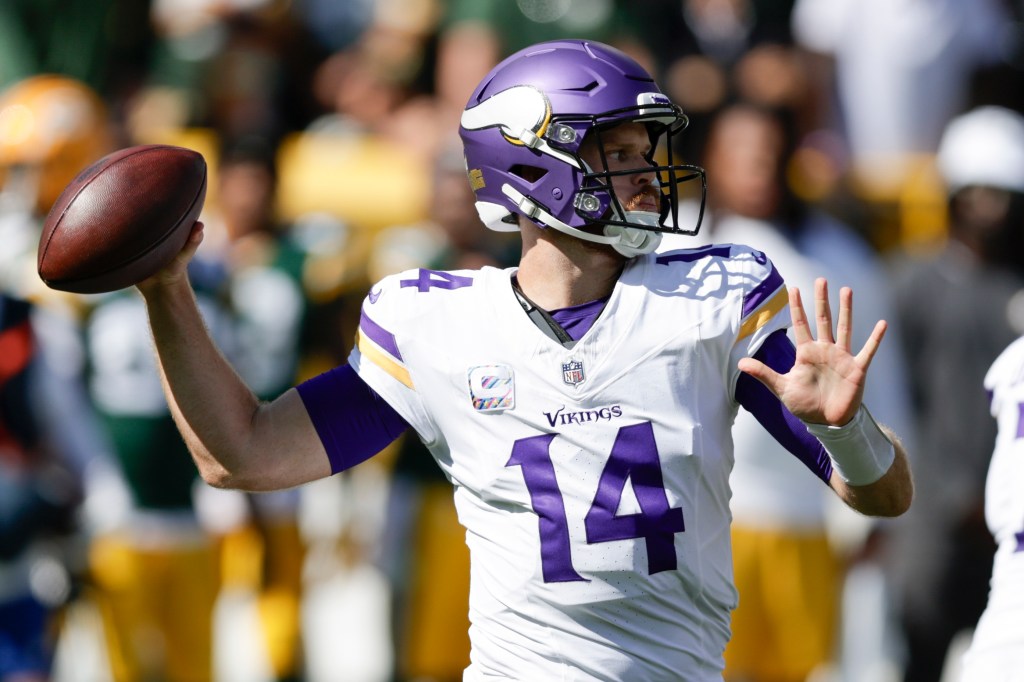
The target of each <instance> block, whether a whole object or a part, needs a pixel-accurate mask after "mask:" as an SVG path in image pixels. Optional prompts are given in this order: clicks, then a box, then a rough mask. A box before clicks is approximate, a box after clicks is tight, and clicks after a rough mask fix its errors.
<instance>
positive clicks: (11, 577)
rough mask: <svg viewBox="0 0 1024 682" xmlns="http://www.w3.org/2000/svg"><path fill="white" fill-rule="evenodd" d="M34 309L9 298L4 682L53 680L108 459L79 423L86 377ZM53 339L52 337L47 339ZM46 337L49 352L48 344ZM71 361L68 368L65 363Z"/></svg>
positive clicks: (2, 519) (2, 516)
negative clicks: (85, 524)
mask: <svg viewBox="0 0 1024 682" xmlns="http://www.w3.org/2000/svg"><path fill="white" fill-rule="evenodd" d="M40 315H41V313H40V312H39V311H38V310H36V309H35V308H34V307H33V306H32V305H31V304H29V303H28V302H27V301H24V300H20V299H17V298H14V297H11V296H9V295H8V294H5V293H2V292H0V680H3V681H4V682H44V681H45V680H48V679H50V672H51V665H52V656H53V653H54V647H55V639H56V631H57V624H58V621H57V614H58V613H59V611H60V609H61V608H62V607H63V606H64V605H65V604H66V602H68V601H69V600H70V599H71V598H72V596H73V593H72V592H73V588H75V587H76V586H75V585H74V581H76V580H77V578H78V577H80V576H79V575H78V572H79V570H80V568H81V566H80V561H79V559H80V557H78V556H77V552H75V551H74V543H71V542H69V541H70V540H71V539H72V533H73V532H76V531H78V530H80V528H79V526H78V524H77V523H76V521H75V519H76V516H75V513H76V511H77V510H78V508H79V505H80V503H81V501H82V493H83V490H84V480H85V477H86V475H87V470H88V468H89V467H90V465H92V464H93V463H94V461H98V460H99V459H100V456H101V455H102V448H101V445H100V444H99V441H98V440H97V439H95V438H94V436H95V435H96V432H95V431H94V430H93V431H89V430H88V429H87V428H81V427H83V426H87V425H88V422H86V421H82V420H80V417H82V416H83V415H84V413H85V409H86V408H87V406H86V405H85V403H84V401H83V400H82V397H83V392H82V390H81V385H80V384H78V383H75V380H76V379H77V378H79V377H78V376H77V375H71V376H68V375H66V374H65V373H64V372H63V371H61V370H60V369H59V368H58V364H59V359H58V358H59V356H56V357H55V356H54V351H55V350H57V348H56V347H55V344H54V343H53V342H54V341H56V340H58V339H59V337H60V334H58V333H56V332H58V329H56V328H54V327H53V326H52V324H53V322H54V321H51V322H50V323H49V324H45V323H44V321H43V320H42V319H41V318H40ZM44 330H46V332H47V333H46V334H44ZM44 336H49V337H50V343H49V344H45V343H44V342H43V338H44ZM65 360H66V359H65Z"/></svg>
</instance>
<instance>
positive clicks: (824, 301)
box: [814, 277, 835, 343]
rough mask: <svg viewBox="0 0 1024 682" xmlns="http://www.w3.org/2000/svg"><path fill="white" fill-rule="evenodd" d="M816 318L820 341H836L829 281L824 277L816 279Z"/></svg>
mask: <svg viewBox="0 0 1024 682" xmlns="http://www.w3.org/2000/svg"><path fill="white" fill-rule="evenodd" d="M814 319H815V321H816V322H817V328H818V341H825V342H828V343H835V339H834V338H832V307H831V306H830V305H829V303H828V281H827V280H826V279H825V278H824V277H819V278H818V279H816V280H814Z"/></svg>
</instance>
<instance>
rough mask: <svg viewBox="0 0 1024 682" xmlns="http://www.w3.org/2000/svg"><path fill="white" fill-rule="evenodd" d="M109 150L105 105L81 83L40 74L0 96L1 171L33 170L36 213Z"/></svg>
mask: <svg viewBox="0 0 1024 682" xmlns="http://www.w3.org/2000/svg"><path fill="white" fill-rule="evenodd" d="M112 150H113V136H112V134H111V131H110V128H109V119H108V115H107V108H106V105H105V104H104V102H103V100H102V99H100V97H99V95H98V94H97V93H96V92H94V91H93V90H92V89H91V88H89V87H88V86H87V85H85V84H84V83H81V82H79V81H77V80H74V79H72V78H68V77H66V76H58V75H53V74H42V75H37V76H32V77H30V78H26V79H25V80H22V81H19V82H17V83H15V84H14V85H12V86H10V87H9V88H8V89H7V90H5V91H4V92H3V93H2V94H0V171H2V172H3V173H4V174H5V175H7V174H9V173H10V172H11V170H12V169H14V168H20V167H26V168H29V169H31V170H33V171H34V172H35V174H36V182H35V183H34V184H35V188H36V202H37V209H38V210H39V211H40V213H46V212H47V211H48V210H49V209H50V206H52V205H53V203H54V202H55V201H56V200H57V197H58V196H59V195H60V193H61V191H63V189H64V187H65V186H66V185H67V184H68V183H69V182H70V181H71V180H72V179H73V178H74V177H75V175H76V174H78V172H79V171H80V170H82V169H83V168H85V167H86V166H88V165H89V164H91V163H92V162H93V161H95V160H96V159H98V158H100V157H101V156H104V155H105V154H107V153H109V152H110V151H112Z"/></svg>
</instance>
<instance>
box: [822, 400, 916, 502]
mask: <svg viewBox="0 0 1024 682" xmlns="http://www.w3.org/2000/svg"><path fill="white" fill-rule="evenodd" d="M804 425H805V426H806V427H807V430H808V431H809V432H810V433H811V435H813V436H814V437H815V438H817V439H818V440H819V441H821V444H822V446H824V448H825V452H827V453H828V456H829V458H830V459H831V460H832V468H833V469H834V470H835V472H836V473H837V474H839V476H840V477H841V478H842V479H843V480H844V481H846V482H847V483H849V484H850V485H868V484H870V483H874V482H875V481H877V480H878V479H880V478H881V477H882V476H884V475H885V472H887V471H888V470H889V467H890V466H892V463H893V460H894V459H896V447H895V446H894V445H893V443H892V441H891V440H889V437H888V436H886V435H885V433H884V432H883V431H882V429H881V428H880V427H879V426H878V424H877V423H876V422H875V420H874V418H872V416H871V413H870V412H868V408H866V407H864V405H863V404H862V405H861V406H860V409H859V410H857V415H856V416H855V417H854V418H853V419H851V420H850V422H849V423H848V424H845V425H844V426H829V425H828V424H808V423H807V422H804Z"/></svg>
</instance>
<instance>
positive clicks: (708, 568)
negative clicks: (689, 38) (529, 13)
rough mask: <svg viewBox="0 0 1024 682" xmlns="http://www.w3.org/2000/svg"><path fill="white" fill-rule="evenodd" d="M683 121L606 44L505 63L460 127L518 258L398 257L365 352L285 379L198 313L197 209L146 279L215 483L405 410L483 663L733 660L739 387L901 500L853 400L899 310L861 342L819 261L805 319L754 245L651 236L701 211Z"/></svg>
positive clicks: (784, 428) (879, 510) (316, 462)
mask: <svg viewBox="0 0 1024 682" xmlns="http://www.w3.org/2000/svg"><path fill="white" fill-rule="evenodd" d="M685 124H686V117H685V116H684V115H683V113H682V112H681V110H680V109H679V108H678V107H677V106H675V105H673V104H672V103H671V102H670V101H669V100H668V98H667V97H665V95H663V94H662V93H661V91H660V90H659V89H658V87H657V85H656V84H655V83H654V81H653V80H652V78H651V77H650V76H649V75H648V74H647V73H646V72H645V71H644V70H643V69H642V68H641V67H640V66H639V65H638V64H637V63H636V62H635V61H634V60H633V59H631V58H629V57H628V56H626V55H625V54H623V53H621V52H619V51H617V50H615V49H613V48H610V47H608V46H605V45H602V44H599V43H595V42H590V41H580V40H572V41H569V40H565V41H554V42H549V43H542V44H539V45H536V46H533V47H531V48H527V49H525V50H522V51H520V52H517V53H516V54H514V55H512V56H510V57H509V58H507V59H506V60H504V61H503V62H502V63H500V64H499V65H498V66H496V67H495V68H494V69H493V70H492V71H491V72H490V73H489V74H488V75H487V77H486V78H485V79H484V80H483V81H482V82H481V84H480V85H479V86H478V87H477V89H476V91H475V92H474V93H473V94H472V96H471V98H470V101H469V103H468V105H467V107H466V109H465V111H464V112H463V115H462V121H461V126H460V132H461V135H462V139H463V143H464V150H465V156H466V163H467V170H468V174H469V180H470V183H471V185H472V186H473V188H474V190H475V193H476V204H477V208H478V211H479V214H480V217H481V219H482V221H483V222H484V223H485V224H486V225H487V226H488V227H490V228H492V229H499V230H518V231H519V232H520V236H521V238H522V244H523V246H522V256H521V259H520V262H519V265H518V267H513V268H509V269H499V268H487V267H485V268H482V269H480V270H459V271H432V270H413V271H409V272H404V273H401V274H397V275H393V276H389V277H386V278H385V279H383V280H382V281H381V282H379V283H378V284H376V285H374V286H373V287H372V288H371V290H370V292H369V294H368V296H367V298H366V300H365V303H364V305H363V310H362V317H361V321H360V325H359V331H358V336H357V345H356V347H355V348H354V349H353V351H352V354H351V355H350V357H349V362H348V364H346V365H344V366H341V367H338V368H335V369H333V370H331V371H329V372H327V373H325V374H323V375H321V376H319V377H316V378H314V379H311V380H309V381H307V382H304V383H302V384H300V385H299V386H298V387H296V388H295V389H290V390H288V391H287V392H285V393H284V394H283V395H282V396H280V397H279V398H277V399H275V400H274V401H272V402H269V403H266V402H260V401H259V400H257V399H256V397H255V396H254V395H253V394H252V393H251V392H250V391H249V389H247V388H246V387H245V384H244V383H243V382H242V381H241V380H240V379H239V378H238V376H237V374H236V373H235V372H234V370H233V369H232V368H231V366H230V365H229V363H228V362H227V361H226V360H224V359H223V356H222V355H220V353H219V351H218V350H217V348H216V347H215V345H214V344H213V342H212V341H211V340H210V339H209V337H208V336H207V335H206V332H205V331H204V329H203V325H202V318H201V317H200V315H199V314H198V312H197V310H196V308H195V305H194V302H193V298H192V294H191V289H190V287H189V286H188V282H187V277H186V274H185V272H186V271H185V264H186V263H187V261H188V260H189V258H190V257H191V255H192V253H193V252H194V251H195V249H196V248H197V246H198V243H199V241H200V240H201V236H202V232H201V227H197V228H196V230H195V231H194V232H193V234H192V237H191V238H190V240H189V242H188V244H187V246H186V247H185V249H184V250H183V251H182V254H181V256H180V257H179V258H178V259H177V260H176V262H175V263H173V264H172V265H170V266H168V267H167V268H166V269H165V270H163V271H162V272H161V273H158V274H157V275H155V276H154V277H152V278H151V279H149V280H147V281H146V282H143V283H141V284H140V285H139V288H140V290H141V292H142V294H143V297H144V299H145V301H146V304H147V307H148V310H149V314H150V325H151V327H152V331H153V335H154V337H155V340H156V350H157V353H158V355H159V359H160V362H161V366H162V367H163V371H164V375H165V377H166V380H167V381H166V385H167V398H168V401H169V403H170V404H171V406H172V410H173V411H174V412H175V414H176V415H177V418H178V420H179V424H180V428H181V430H182V433H183V435H184V437H185V439H186V441H187V442H188V443H189V445H190V448H191V450H192V453H193V456H194V458H195V460H196V462H197V464H198V466H199V468H200V470H201V472H202V473H203V476H204V478H205V479H206V480H207V481H209V482H210V483H212V484H213V485H217V486H224V487H236V488H244V489H251V490H267V489H276V488H283V487H289V486H295V485H299V484H301V483H304V482H306V481H310V480H313V479H317V478H320V477H324V476H328V475H330V474H332V473H334V472H338V471H341V470H344V469H346V468H348V467H351V466H355V465H356V464H358V463H359V462H361V461H363V460H365V459H366V458H368V457H370V456H372V455H373V454H374V453H376V452H377V451H378V450H380V449H381V448H382V447H384V446H385V445H386V444H387V443H389V442H391V441H392V440H393V439H394V438H396V437H397V436H398V435H399V434H401V433H402V432H403V431H404V430H406V429H412V430H413V431H414V432H415V434H416V435H417V436H418V437H419V438H420V439H421V440H422V441H423V442H424V443H425V444H426V445H427V447H428V448H429V450H430V452H431V454H432V455H433V457H434V459H435V460H436V462H437V464H438V465H439V466H440V467H441V469H442V470H443V471H444V473H445V474H446V475H447V477H448V478H449V479H450V480H451V482H452V484H453V486H454V489H455V504H456V508H457V510H458V514H459V519H460V521H461V522H462V524H463V525H464V526H465V527H466V539H467V544H468V545H469V548H470V556H471V588H470V621H471V626H470V639H471V645H472V652H471V663H470V666H469V668H468V669H467V671H466V674H465V679H466V680H494V679H521V680H538V679H564V680H570V679H571V680H597V679H601V680H641V679H642V680H678V679H680V678H683V679H686V680H696V681H700V680H720V679H721V670H722V665H723V661H722V651H723V649H724V647H725V643H726V641H727V639H728V637H729V614H730V610H731V609H732V608H733V607H734V606H735V604H736V599H737V597H736V590H735V589H734V586H733V583H732V564H731V556H730V546H729V523H730V514H729V472H730V469H731V466H732V461H733V454H732V440H731V436H730V428H731V426H732V421H733V418H734V416H735V415H736V412H737V410H738V409H739V407H740V406H741V405H742V406H744V407H745V408H746V409H748V410H751V411H752V412H754V414H756V415H757V416H758V417H759V419H761V421H762V423H763V424H764V425H765V426H766V428H768V429H769V430H770V431H771V432H772V433H773V434H775V435H776V437H777V438H779V439H780V440H782V441H783V442H785V443H786V444H787V445H788V446H789V447H790V449H791V450H792V452H793V453H794V454H795V455H796V456H798V457H800V458H801V459H802V460H803V461H804V463H805V464H806V465H807V466H808V467H809V468H810V469H811V470H812V471H813V472H814V473H815V474H817V475H818V476H819V477H820V478H821V479H822V480H823V482H825V483H826V484H828V485H831V486H832V488H833V489H834V490H835V491H836V492H837V493H838V494H839V496H840V497H841V498H842V499H843V500H845V501H846V502H847V503H848V504H849V505H850V506H852V507H854V508H855V509H858V510H859V511H861V512H863V513H867V514H874V515H883V516H892V515H898V514H900V513H902V512H903V511H904V510H905V509H906V508H907V507H908V505H909V503H910V498H911V496H912V484H911V480H910V473H909V469H908V467H907V462H906V455H905V452H904V451H903V448H902V446H901V445H900V444H899V441H898V439H896V437H895V436H894V435H893V434H892V433H890V432H889V431H887V430H886V429H884V428H883V427H880V426H878V424H877V423H876V422H875V420H874V419H873V418H872V416H871V415H870V414H869V413H868V411H867V409H866V408H865V407H864V406H863V405H862V394H863V389H864V382H865V378H866V372H867V369H868V366H869V364H870V362H871V358H872V357H873V355H874V353H875V351H876V349H877V347H878V344H879V342H880V341H881V339H882V336H883V334H884V331H885V325H884V323H883V322H879V323H878V325H876V327H875V329H874V332H873V333H872V335H871V336H870V338H869V340H868V341H867V343H866V344H865V346H864V348H863V349H861V350H860V351H859V352H858V351H856V350H855V349H852V348H851V346H850V320H851V315H852V293H851V292H850V291H849V290H848V289H844V290H843V291H842V295H841V296H840V309H839V311H838V318H837V328H836V331H835V332H833V320H832V311H831V310H830V309H829V306H828V303H827V284H826V282H825V281H824V280H819V281H818V283H817V286H816V290H815V292H814V319H815V325H814V326H815V328H816V330H817V339H815V338H814V335H813V334H812V330H811V326H810V324H809V322H808V319H807V316H806V315H805V312H804V307H803V303H802V300H801V296H800V293H799V292H797V291H793V292H791V293H789V294H787V289H786V287H785V284H784V281H783V279H782V277H781V276H780V275H779V273H778V272H777V271H776V270H775V268H774V266H773V265H772V263H771V261H770V260H769V259H768V257H767V256H766V255H765V254H763V253H760V252H758V251H756V250H753V249H750V248H748V247H745V246H742V245H729V244H725V245H711V246H705V247H702V248H697V249H692V250H678V251H669V252H665V253H655V252H654V250H655V248H656V247H657V246H658V244H659V242H660V236H661V234H662V233H664V232H677V233H693V232H695V231H696V230H697V229H698V227H699V225H693V226H684V225H681V224H680V220H679V214H680V211H678V207H679V205H680V203H681V200H682V198H683V192H684V190H685V189H686V188H687V187H695V188H696V191H694V192H690V193H689V194H691V195H692V196H694V197H697V199H696V200H698V201H700V202H701V203H702V202H703V197H702V185H703V171H701V169H699V168H697V167H695V166H690V165H686V164H681V163H677V162H676V161H675V160H674V159H673V156H672V149H673V138H674V137H675V136H676V135H677V134H679V133H680V132H681V131H682V129H683V128H684V127H685ZM787 303H788V306H787ZM791 316H792V325H793V327H794V335H795V338H796V345H795V347H794V345H793V343H792V342H790V341H789V340H788V339H787V337H786V328H787V327H788V326H789V325H790V317H791ZM760 382H763V384H762V383H760ZM763 386H767V387H768V388H767V389H766V388H763ZM768 389H770V390H768Z"/></svg>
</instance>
